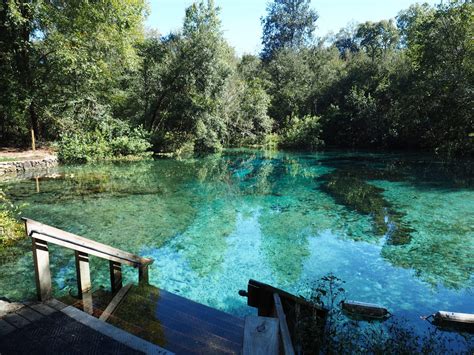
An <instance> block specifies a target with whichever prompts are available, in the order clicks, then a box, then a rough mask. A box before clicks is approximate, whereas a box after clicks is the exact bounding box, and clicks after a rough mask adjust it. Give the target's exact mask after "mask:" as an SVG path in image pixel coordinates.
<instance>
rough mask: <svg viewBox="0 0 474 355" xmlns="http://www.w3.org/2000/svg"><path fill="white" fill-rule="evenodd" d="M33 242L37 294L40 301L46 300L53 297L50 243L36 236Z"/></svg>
mask: <svg viewBox="0 0 474 355" xmlns="http://www.w3.org/2000/svg"><path fill="white" fill-rule="evenodd" d="M31 243H32V248H33V262H34V266H35V281H36V295H37V297H38V300H39V301H45V300H48V299H50V298H51V297H52V284H51V270H50V268H49V248H48V243H47V242H45V241H42V240H39V239H35V238H33V239H32V240H31Z"/></svg>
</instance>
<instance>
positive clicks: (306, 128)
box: [279, 115, 324, 149]
mask: <svg viewBox="0 0 474 355" xmlns="http://www.w3.org/2000/svg"><path fill="white" fill-rule="evenodd" d="M319 121H320V118H319V117H317V116H310V115H307V116H304V117H302V118H299V117H297V116H292V117H290V118H289V119H287V120H286V122H285V124H284V128H283V130H282V131H281V134H280V142H279V145H280V146H281V147H283V148H303V149H317V148H319V147H322V146H323V145H324V141H323V140H322V139H321V138H320V137H321V124H320V122H319Z"/></svg>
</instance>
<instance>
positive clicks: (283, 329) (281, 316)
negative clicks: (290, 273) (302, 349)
mask: <svg viewBox="0 0 474 355" xmlns="http://www.w3.org/2000/svg"><path fill="white" fill-rule="evenodd" d="M273 299H274V301H275V311H276V315H277V317H278V321H279V324H280V336H281V342H282V343H283V351H284V353H285V355H294V354H295V351H294V349H293V343H292V341H291V336H290V331H289V329H288V324H287V323H286V315H285V312H284V310H283V305H282V304H281V300H280V296H279V295H278V293H274V294H273Z"/></svg>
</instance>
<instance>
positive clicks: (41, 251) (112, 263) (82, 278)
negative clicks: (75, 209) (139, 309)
mask: <svg viewBox="0 0 474 355" xmlns="http://www.w3.org/2000/svg"><path fill="white" fill-rule="evenodd" d="M23 220H24V222H25V227H26V234H27V235H28V236H29V237H30V238H31V240H32V246H33V260H34V266H35V278H36V291H37V295H38V299H39V300H40V301H45V300H47V299H50V298H51V297H52V283H51V271H50V267H49V247H48V243H52V244H56V245H59V246H62V247H65V248H68V249H72V250H74V251H75V258H76V273H77V287H78V293H79V296H80V297H82V300H83V303H84V308H85V309H84V310H85V311H89V312H92V293H91V292H92V291H91V288H92V286H91V276H90V268H89V255H93V256H97V257H99V258H102V259H105V260H108V261H109V267H110V284H111V289H112V292H116V291H118V290H119V289H121V288H122V264H124V265H129V266H133V267H135V268H137V269H138V280H139V282H144V283H148V266H149V265H150V264H152V263H153V259H148V258H142V257H140V256H137V255H134V254H130V253H127V252H125V251H122V250H119V249H116V248H113V247H111V246H108V245H105V244H102V243H98V242H95V241H93V240H90V239H87V238H83V237H80V236H78V235H75V234H72V233H68V232H65V231H63V230H61V229H58V228H54V227H51V226H48V225H46V224H43V223H40V222H37V221H34V220H32V219H28V218H23ZM86 308H88V309H87V310H86Z"/></svg>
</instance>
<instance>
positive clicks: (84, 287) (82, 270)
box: [75, 251, 93, 314]
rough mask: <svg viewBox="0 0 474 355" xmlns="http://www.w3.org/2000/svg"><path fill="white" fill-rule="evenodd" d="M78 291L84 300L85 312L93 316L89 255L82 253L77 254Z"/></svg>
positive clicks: (77, 252)
mask: <svg viewBox="0 0 474 355" xmlns="http://www.w3.org/2000/svg"><path fill="white" fill-rule="evenodd" d="M75 256H76V274H77V289H78V294H79V297H81V298H82V303H83V309H84V312H87V313H90V314H92V312H93V309H92V292H91V289H92V284H91V273H90V268H89V255H88V254H86V253H83V252H80V251H76V252H75Z"/></svg>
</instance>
